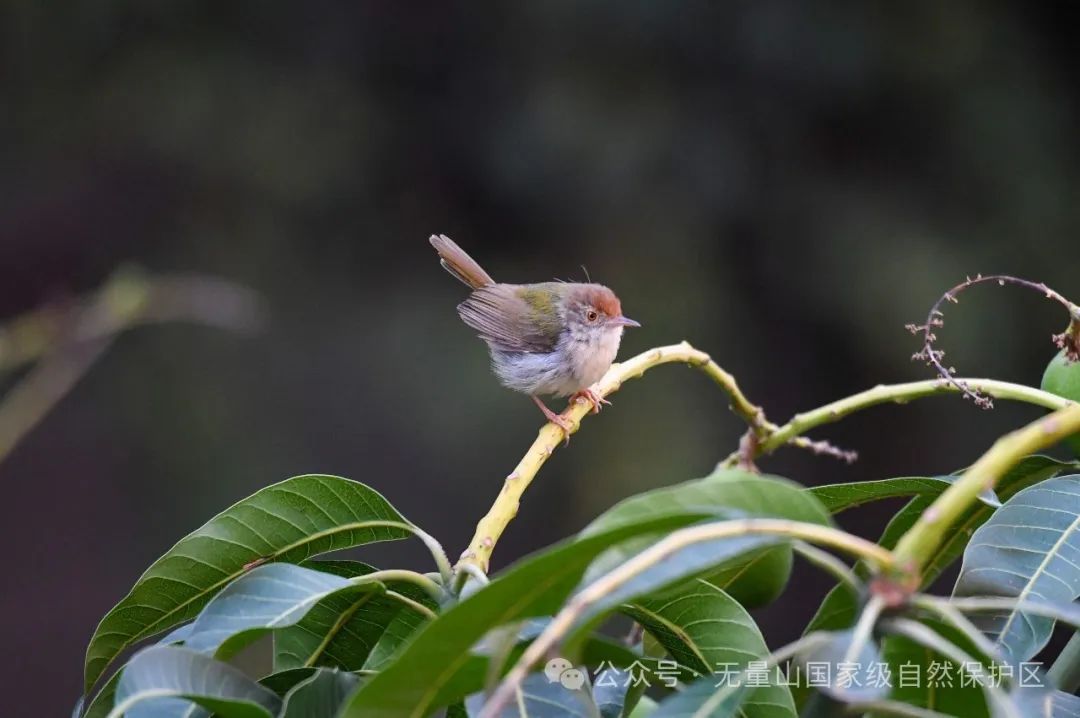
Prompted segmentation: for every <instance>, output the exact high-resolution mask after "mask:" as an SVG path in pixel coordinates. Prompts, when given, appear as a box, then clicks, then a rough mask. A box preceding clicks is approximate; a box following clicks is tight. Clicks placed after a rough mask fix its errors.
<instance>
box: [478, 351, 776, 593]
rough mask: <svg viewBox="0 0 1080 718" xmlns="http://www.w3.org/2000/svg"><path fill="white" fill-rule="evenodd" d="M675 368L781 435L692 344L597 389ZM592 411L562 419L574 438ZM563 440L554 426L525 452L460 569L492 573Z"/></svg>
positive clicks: (579, 410) (761, 431)
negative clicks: (711, 385)
mask: <svg viewBox="0 0 1080 718" xmlns="http://www.w3.org/2000/svg"><path fill="white" fill-rule="evenodd" d="M672 362H681V363H683V364H689V365H690V366H692V367H696V368H698V369H700V370H701V371H703V372H705V373H706V374H707V375H708V376H709V377H710V378H711V379H712V380H713V381H715V382H716V383H717V384H718V385H719V386H720V388H721V390H723V391H724V393H726V394H727V395H728V397H729V398H730V400H731V409H732V411H734V412H735V413H736V414H738V415H739V416H740V417H742V418H743V419H744V420H746V422H747V423H748V424H750V426H751V428H752V430H753V431H754V432H755V433H756V434H757V435H759V436H761V437H764V436H768V435H769V434H770V433H771V432H772V431H774V430H775V429H776V427H775V426H774V425H772V424H769V423H768V422H766V421H765V420H764V418H763V414H762V411H761V409H760V408H759V407H757V406H755V405H753V404H751V403H750V401H749V400H748V399H747V398H746V396H744V395H743V393H742V391H741V390H740V389H739V386H738V384H736V383H735V377H733V376H732V375H731V374H729V373H727V372H726V371H724V370H723V369H721V368H720V366H719V365H717V363H716V362H714V361H713V360H712V359H711V358H710V357H709V355H708V354H706V353H705V352H703V351H699V350H697V349H694V348H693V347H692V346H690V345H689V344H688V343H687V342H682V343H680V344H673V345H671V346H666V347H657V348H655V349H650V350H649V351H647V352H643V353H642V354H638V355H637V356H635V357H633V358H632V359H628V360H626V361H624V362H621V363H618V364H613V365H612V367H611V369H609V370H608V372H607V374H605V375H604V377H603V378H602V379H601V380H600V381H599V382H597V383H596V384H595V385H594V386H593V387H592V389H593V391H595V392H596V393H597V394H598V395H600V396H601V397H604V396H608V395H610V394H612V393H614V392H616V391H618V389H619V387H621V386H622V384H623V382H625V381H627V380H628V379H634V378H637V377H640V376H641V375H642V374H643V373H644V372H646V371H648V370H649V369H651V368H653V367H654V366H659V365H660V364H670V363H672ZM590 408H591V405H590V404H589V403H587V402H584V401H577V402H572V403H571V404H570V406H569V407H567V409H566V411H564V412H563V413H562V418H563V419H565V420H566V421H567V422H569V424H570V427H571V428H570V433H571V434H573V433H575V432H576V431H577V430H578V427H579V426H580V425H581V420H582V419H583V418H584V417H585V415H586V414H588V412H589V409H590ZM564 438H565V437H564V434H563V430H562V429H561V428H560V427H558V426H556V425H555V424H551V423H549V424H546V425H545V426H544V427H543V428H542V429H540V433H539V435H538V436H537V437H536V440H535V441H534V442H533V444H532V446H530V447H529V450H528V451H527V452H525V456H524V457H522V459H521V461H520V462H518V465H517V466H515V467H514V470H513V471H511V472H510V474H509V476H507V477H506V480H505V481H504V482H503V486H502V490H501V491H500V492H499V495H498V496H497V497H496V498H495V503H493V504H492V506H491V508H490V509H489V510H488V512H487V515H485V516H484V518H482V519H481V520H480V522H479V523H478V524H477V525H476V532H475V534H474V535H473V538H472V541H471V542H470V543H469V548H468V549H466V550H465V553H463V554H462V556H461V561H460V563H462V564H472V565H473V566H476V567H478V568H480V569H481V570H482V571H484V572H485V573H487V570H488V565H489V562H490V560H491V553H492V551H493V550H494V549H495V544H496V543H497V542H498V540H499V537H500V536H502V534H503V531H505V530H506V527H507V525H508V524H509V523H510V521H511V520H513V518H514V516H516V515H517V511H518V506H519V505H520V503H521V496H522V494H524V493H525V489H527V488H528V486H529V484H530V483H531V482H532V480H533V478H535V476H536V474H537V472H538V471H539V470H540V467H541V466H543V465H544V463H545V462H546V461H547V460H548V457H550V456H551V454H552V452H554V451H555V449H556V448H557V447H558V446H559V444H561V443H562V440H563V439H564Z"/></svg>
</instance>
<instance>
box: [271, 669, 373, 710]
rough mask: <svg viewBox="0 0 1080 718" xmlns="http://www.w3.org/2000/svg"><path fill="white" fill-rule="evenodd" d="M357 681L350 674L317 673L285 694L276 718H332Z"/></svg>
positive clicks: (340, 672) (319, 671)
mask: <svg viewBox="0 0 1080 718" xmlns="http://www.w3.org/2000/svg"><path fill="white" fill-rule="evenodd" d="M358 681H359V679H358V678H357V677H356V676H355V675H353V674H352V673H345V672H342V671H335V670H330V669H326V668H322V669H319V670H318V671H316V672H315V674H314V675H312V676H310V677H308V678H305V679H304V680H302V681H300V682H299V683H297V684H296V685H295V686H293V687H292V689H290V690H289V692H288V693H286V694H285V700H284V701H282V705H281V713H280V715H279V718H332V717H333V716H336V715H337V712H338V709H339V708H340V707H341V704H342V703H343V702H344V701H345V699H346V698H347V697H348V696H349V693H351V692H352V691H353V689H354V688H356V685H357V682H358Z"/></svg>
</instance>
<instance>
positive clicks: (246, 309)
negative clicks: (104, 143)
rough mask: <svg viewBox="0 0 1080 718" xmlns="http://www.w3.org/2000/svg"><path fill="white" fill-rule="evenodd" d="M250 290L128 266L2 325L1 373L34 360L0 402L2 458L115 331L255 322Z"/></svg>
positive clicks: (60, 396)
mask: <svg viewBox="0 0 1080 718" xmlns="http://www.w3.org/2000/svg"><path fill="white" fill-rule="evenodd" d="M259 317H260V312H259V309H258V302H257V300H256V298H255V295H254V294H253V293H252V292H251V291H250V290H248V289H245V288H243V287H238V286H236V285H233V284H230V283H228V282H224V281H222V280H219V279H214V278H211V277H200V276H195V275H191V276H173V277H160V278H151V277H146V276H143V275H142V274H139V273H137V272H134V271H131V270H125V271H121V272H117V273H116V274H114V275H113V276H112V277H111V278H110V279H109V280H108V282H106V283H105V285H104V286H103V287H102V288H101V289H99V290H98V291H97V292H94V293H93V294H91V295H88V296H87V297H86V298H84V299H82V300H78V301H75V302H72V303H71V304H70V306H68V307H66V308H57V307H47V308H44V309H39V310H35V311H33V312H30V313H28V314H26V315H24V316H23V317H21V318H18V319H15V320H12V321H11V322H10V323H9V324H8V325H5V326H3V327H0V372H3V371H5V370H11V369H15V368H18V367H19V366H22V365H23V364H26V363H28V362H32V361H34V360H40V361H39V363H38V365H37V366H35V367H33V368H32V369H31V370H30V371H29V372H28V373H27V374H26V376H24V377H22V378H21V379H20V381H19V382H18V383H17V384H15V386H14V387H12V388H11V389H10V390H9V391H8V393H7V394H6V395H5V397H4V401H3V402H2V403H0V461H3V460H4V459H5V458H6V457H7V456H8V455H9V454H10V453H11V451H12V449H14V447H15V446H16V445H17V444H18V443H19V442H20V441H21V440H22V439H23V438H24V437H25V436H26V435H27V434H28V433H29V432H30V431H31V430H33V428H34V427H35V426H37V425H38V424H39V423H40V422H41V420H42V419H43V418H44V417H45V416H46V415H47V414H48V413H49V411H50V410H51V409H52V408H53V407H54V406H56V404H57V403H59V402H60V400H61V399H63V398H64V396H66V395H67V394H68V392H70V391H71V390H72V388H74V386H75V385H76V384H77V383H78V381H79V379H81V378H82V377H83V376H84V375H85V374H86V372H87V371H89V370H90V368H91V367H92V366H93V365H94V362H95V361H97V359H99V358H100V357H101V356H102V354H104V352H105V351H106V350H107V349H108V348H109V346H110V345H111V344H112V341H113V339H115V337H116V336H117V334H119V333H120V332H122V331H124V330H125V329H128V328H130V327H133V326H137V325H139V324H145V323H149V322H165V321H185V320H186V321H195V322H200V323H202V324H208V325H211V326H217V327H222V328H227V329H233V330H248V329H252V328H254V327H255V326H256V325H257V324H258V322H259Z"/></svg>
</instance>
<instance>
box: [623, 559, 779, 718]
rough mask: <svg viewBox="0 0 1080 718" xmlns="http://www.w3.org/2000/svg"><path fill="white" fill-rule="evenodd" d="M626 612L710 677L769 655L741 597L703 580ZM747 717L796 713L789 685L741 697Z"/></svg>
mask: <svg viewBox="0 0 1080 718" xmlns="http://www.w3.org/2000/svg"><path fill="white" fill-rule="evenodd" d="M623 612H624V613H626V614H628V615H629V616H630V617H631V618H633V619H634V620H636V621H637V622H638V623H640V624H641V625H642V626H643V627H644V628H645V629H646V630H647V631H649V633H650V634H652V635H653V636H655V637H656V639H657V640H658V641H659V642H660V644H661V645H663V646H664V648H665V649H666V650H667V652H668V653H669V654H670V655H671V657H672V658H673V659H675V660H676V661H678V662H679V663H680V664H682V665H684V666H686V667H687V668H690V669H691V670H694V671H696V672H697V673H698V674H699V675H703V676H705V677H706V680H708V679H713V681H714V682H715V678H714V677H713V674H714V672H716V671H721V672H722V673H724V674H725V675H728V677H729V678H731V677H734V675H737V674H739V673H741V671H742V670H743V669H745V668H746V667H747V665H748V664H749V662H750V661H763V660H765V658H766V657H767V656H768V655H769V649H768V646H766V645H765V639H764V638H763V637H762V635H761V632H760V631H759V630H758V627H757V624H755V623H754V619H752V618H751V617H750V614H748V613H747V612H746V609H744V608H743V607H742V606H741V605H740V604H739V602H738V601H736V600H735V599H733V598H732V597H731V596H728V595H727V594H726V593H724V592H723V591H722V590H721V589H719V588H717V587H716V586H714V585H713V584H711V583H709V582H708V581H706V580H703V579H696V580H694V581H690V582H689V583H686V584H684V585H682V586H680V587H679V590H678V591H675V592H671V593H668V594H666V595H665V596H664V597H663V598H648V599H644V600H640V601H638V602H636V603H633V604H630V605H629V606H626V607H625V608H624V609H623ZM743 701H744V702H743V703H742V705H743V712H744V713H745V714H746V716H748V718H756V717H757V716H787V717H790V718H794V716H795V703H794V701H792V698H791V692H790V691H789V690H788V689H787V687H786V686H781V685H770V686H763V687H756V688H753V689H751V690H750V691H749V693H748V694H747V695H746V696H744V697H743Z"/></svg>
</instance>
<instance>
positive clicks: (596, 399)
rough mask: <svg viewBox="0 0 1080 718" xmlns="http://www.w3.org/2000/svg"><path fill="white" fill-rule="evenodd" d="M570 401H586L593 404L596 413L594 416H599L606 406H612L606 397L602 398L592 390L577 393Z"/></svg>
mask: <svg viewBox="0 0 1080 718" xmlns="http://www.w3.org/2000/svg"><path fill="white" fill-rule="evenodd" d="M570 400H571V401H586V402H588V403H590V404H592V413H594V414H599V413H600V409H602V408H603V407H604V406H605V405H607V406H610V405H611V402H610V401H608V400H607V399H605V398H604V397H602V396H600V395H599V394H597V393H596V392H595V391H593V390H592V389H582V390H581V391H579V392H577V393H575V394H574V395H573V396H572V397H570Z"/></svg>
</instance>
